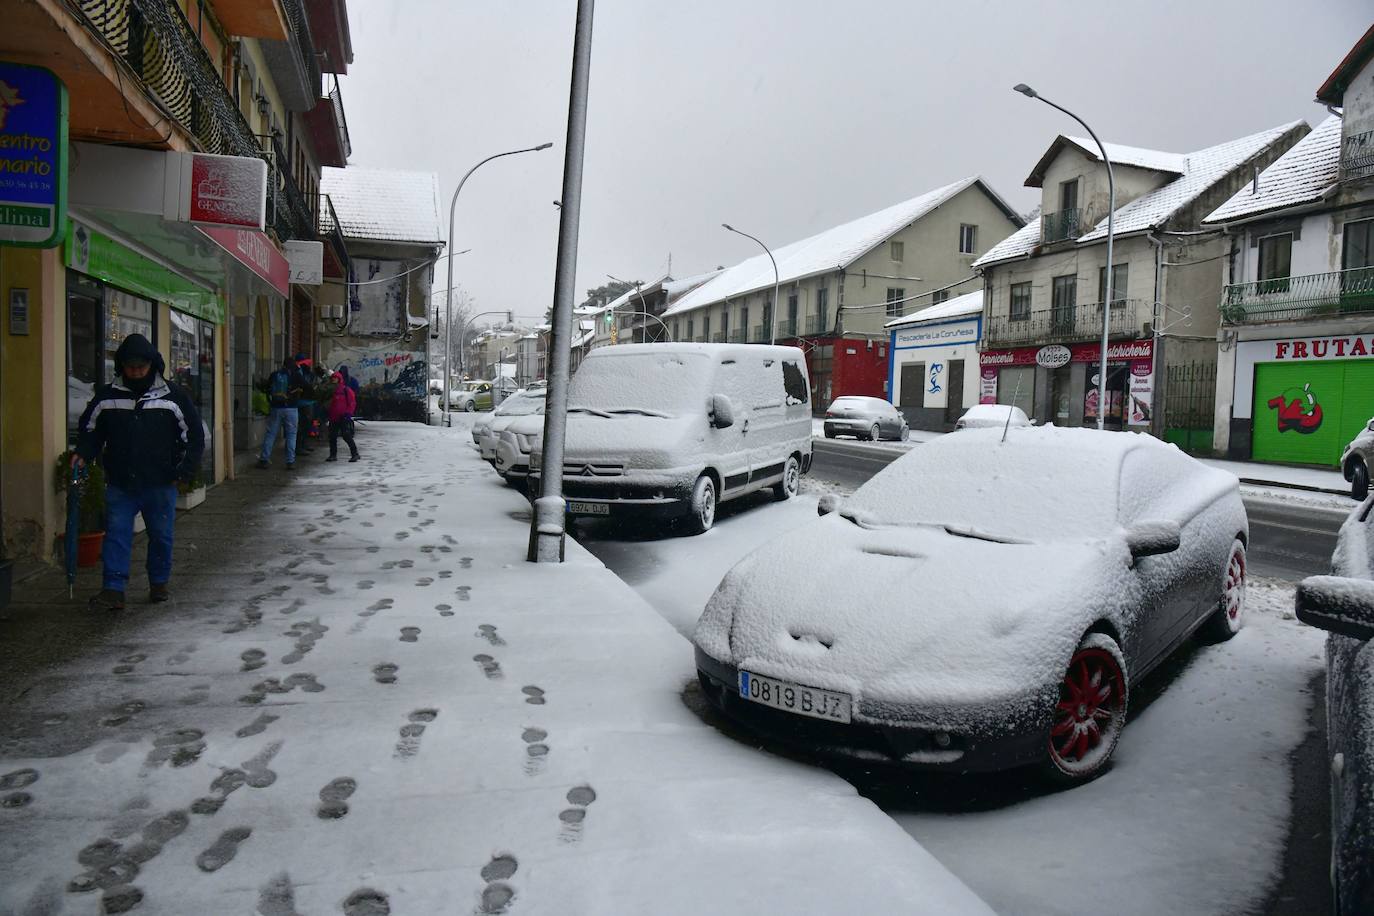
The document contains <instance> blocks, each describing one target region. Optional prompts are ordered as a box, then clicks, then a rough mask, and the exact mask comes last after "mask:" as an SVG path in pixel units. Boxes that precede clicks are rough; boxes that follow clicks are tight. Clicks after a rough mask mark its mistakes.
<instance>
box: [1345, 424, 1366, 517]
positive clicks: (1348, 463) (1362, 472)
mask: <svg viewBox="0 0 1374 916" xmlns="http://www.w3.org/2000/svg"><path fill="white" fill-rule="evenodd" d="M1370 468H1374V419H1371V420H1370V421H1369V422H1368V423H1366V424H1365V428H1364V429H1362V430H1360V432H1359V433H1358V434H1357V435H1356V436H1355V438H1354V439H1351V440H1350V444H1349V445H1347V446H1346V447H1345V451H1343V452H1341V473H1343V474H1344V475H1345V479H1346V480H1348V481H1350V496H1351V498H1352V499H1358V500H1359V501H1360V502H1364V500H1365V497H1367V496H1368V495H1369V469H1370Z"/></svg>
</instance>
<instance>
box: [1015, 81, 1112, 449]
mask: <svg viewBox="0 0 1374 916" xmlns="http://www.w3.org/2000/svg"><path fill="white" fill-rule="evenodd" d="M1012 91H1013V92H1019V93H1021V94H1022V95H1024V96H1025V97H1026V98H1028V99H1039V100H1040V101H1042V102H1044V103H1045V104H1046V105H1048V106H1050V107H1051V108H1057V109H1058V110H1060V111H1062V112H1064V114H1066V115H1068V116H1069V117H1071V118H1073V119H1074V120H1075V121H1077V122H1078V123H1079V124H1082V125H1083V129H1084V130H1086V131H1087V132H1088V136H1090V137H1092V138H1093V142H1094V143H1096V144H1097V149H1098V151H1099V152H1101V153H1102V161H1103V162H1104V163H1106V165H1107V270H1106V277H1107V282H1106V287H1107V289H1106V295H1105V296H1104V297H1103V300H1102V355H1101V356H1100V357H1099V358H1098V368H1097V428H1098V429H1106V426H1107V332H1108V328H1110V326H1111V323H1110V322H1109V321H1108V317H1109V316H1110V314H1111V310H1112V295H1113V293H1114V290H1113V289H1112V285H1113V282H1112V281H1113V280H1115V279H1116V278H1115V277H1114V276H1112V235H1113V230H1114V229H1115V228H1116V225H1115V222H1114V220H1113V217H1114V216H1115V214H1116V180H1115V179H1114V178H1113V177H1112V160H1111V159H1109V158H1108V157H1107V147H1105V146H1103V144H1102V141H1101V140H1099V139H1098V138H1097V134H1096V133H1094V132H1093V129H1092V128H1091V127H1089V126H1088V122H1087V121H1084V120H1083V119H1082V118H1080V117H1079V116H1078V115H1076V114H1074V113H1073V112H1072V111H1069V110H1068V109H1067V108H1065V107H1064V106H1063V105H1056V104H1055V103H1054V102H1051V101H1050V100H1049V99H1047V98H1045V97H1044V96H1043V95H1040V94H1039V93H1037V92H1036V91H1035V90H1034V89H1032V88H1031V87H1029V86H1027V85H1026V84H1025V83H1017V84H1016V85H1015V86H1013V87H1012ZM1121 426H1122V428H1123V429H1124V428H1125V426H1126V402H1125V400H1124V399H1123V400H1122V402H1121Z"/></svg>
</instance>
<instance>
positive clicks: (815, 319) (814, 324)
mask: <svg viewBox="0 0 1374 916" xmlns="http://www.w3.org/2000/svg"><path fill="white" fill-rule="evenodd" d="M829 330H830V327H829V326H828V325H827V324H826V321H825V319H824V318H822V317H821V316H820V315H808V316H807V318H806V333H808V334H824V333H825V332H826V331H829Z"/></svg>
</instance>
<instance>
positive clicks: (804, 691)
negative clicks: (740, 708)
mask: <svg viewBox="0 0 1374 916" xmlns="http://www.w3.org/2000/svg"><path fill="white" fill-rule="evenodd" d="M739 695H740V697H741V698H742V699H745V700H749V701H750V702H752V703H761V704H762V705H764V706H772V707H773V708H774V709H781V710H783V711H784V712H794V713H796V714H797V715H800V716H810V717H811V718H813V719H826V720H828V721H830V722H848V721H849V695H848V694H844V693H835V692H834V691H830V690H821V689H820V688H817V687H803V686H802V685H801V684H791V683H788V682H787V681H779V680H776V679H774V678H771V677H763V676H762V675H758V674H751V673H750V672H748V671H741V672H740V673H739Z"/></svg>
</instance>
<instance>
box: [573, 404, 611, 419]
mask: <svg viewBox="0 0 1374 916" xmlns="http://www.w3.org/2000/svg"><path fill="white" fill-rule="evenodd" d="M568 413H589V414H591V415H592V416H594V417H601V418H602V419H603V420H609V419H610V418H611V415H610V414H608V413H606V412H605V411H604V410H593V409H592V408H590V407H569V408H568Z"/></svg>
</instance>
